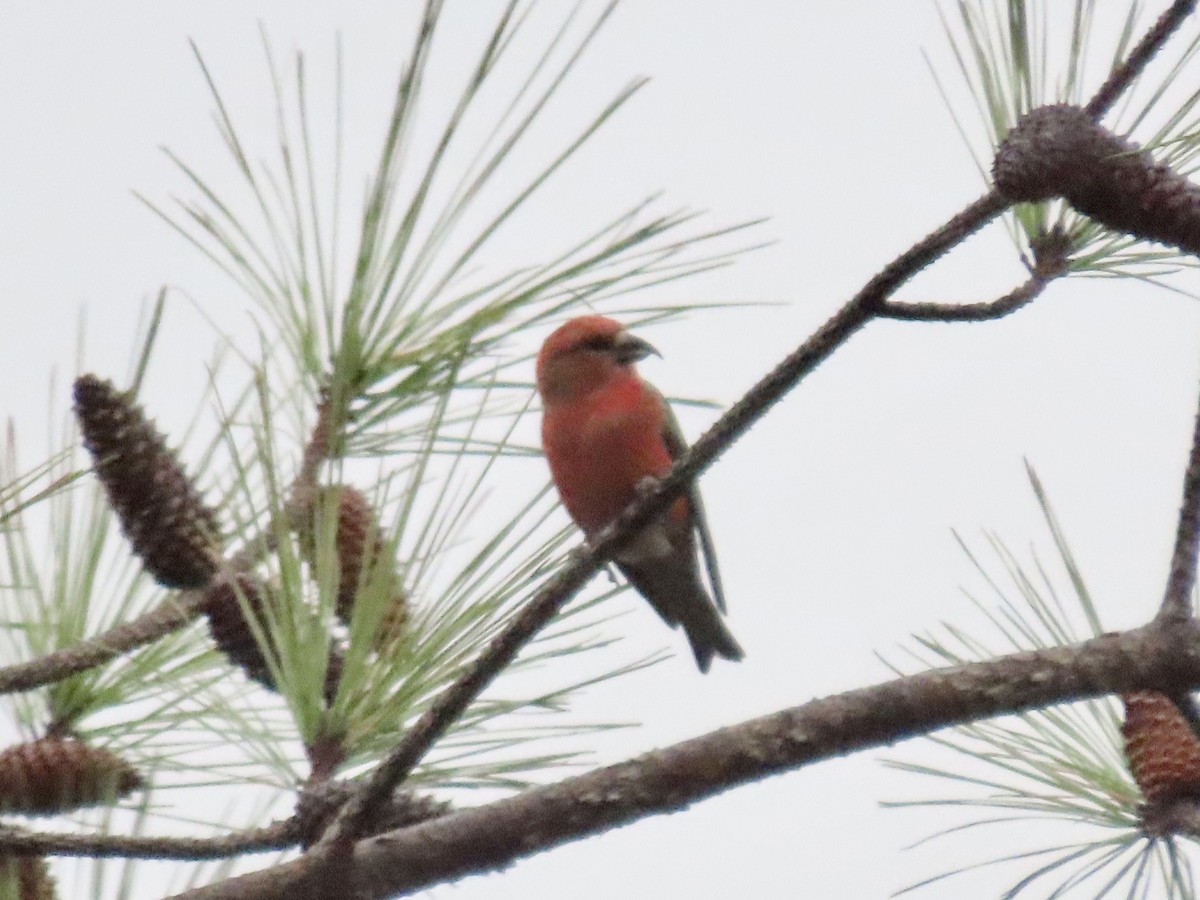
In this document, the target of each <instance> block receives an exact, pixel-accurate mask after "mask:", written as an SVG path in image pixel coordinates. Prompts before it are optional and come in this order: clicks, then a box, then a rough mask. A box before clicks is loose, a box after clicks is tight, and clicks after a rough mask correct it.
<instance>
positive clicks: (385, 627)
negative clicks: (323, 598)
mask: <svg viewBox="0 0 1200 900" xmlns="http://www.w3.org/2000/svg"><path fill="white" fill-rule="evenodd" d="M334 498H336V501H337V505H338V506H337V533H336V535H335V537H334V548H335V550H336V551H337V560H338V588H337V603H336V612H337V615H338V618H339V619H341V620H342V621H343V622H344V623H346V624H347V625H349V624H350V619H351V617H352V616H353V614H354V604H355V600H356V599H357V597H358V592H359V590H361V589H362V588H364V587H366V586H367V585H369V584H372V582H373V581H374V580H375V579H376V578H380V577H382V575H383V573H377V572H376V571H375V567H377V566H388V567H389V570H388V572H387V578H388V593H389V595H390V597H389V600H388V607H387V609H386V610H385V611H384V613H383V617H382V619H381V620H380V623H379V628H378V630H377V631H376V634H375V645H376V648H377V649H379V650H383V649H386V648H387V647H389V646H391V645H392V644H394V643H395V641H396V640H397V639H398V638H399V636H400V634H401V633H402V632H403V629H404V627H405V624H406V623H407V620H408V601H407V598H406V597H405V595H404V591H403V589H402V588H401V587H400V579H399V577H398V576H397V575H396V572H395V569H394V566H392V565H391V562H390V560H389V559H388V557H387V545H386V543H385V542H384V540H383V537H382V535H381V534H380V530H379V520H378V518H377V517H376V515H375V510H374V509H373V508H372V506H371V503H370V501H368V500H367V498H366V497H365V496H364V495H363V493H362V491H359V490H358V489H357V488H353V487H351V486H350V485H346V484H338V485H333V486H331V487H328V488H324V489H322V490H321V491H320V492H319V493H318V494H317V495H316V499H315V501H314V503H313V504H312V507H311V509H310V512H309V516H308V521H307V522H306V523H305V525H304V529H303V531H302V539H303V540H302V544H303V547H304V552H305V554H306V555H307V557H308V559H309V561H310V562H311V561H312V560H313V559H314V558H315V556H316V539H315V533H316V523H317V522H319V521H321V517H322V516H323V515H324V513H323V508H324V505H325V504H326V503H332V502H334Z"/></svg>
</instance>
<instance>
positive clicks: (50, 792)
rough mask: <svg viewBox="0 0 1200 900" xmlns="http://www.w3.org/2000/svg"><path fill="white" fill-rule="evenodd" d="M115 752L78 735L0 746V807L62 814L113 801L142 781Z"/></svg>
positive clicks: (19, 811) (40, 813)
mask: <svg viewBox="0 0 1200 900" xmlns="http://www.w3.org/2000/svg"><path fill="white" fill-rule="evenodd" d="M144 784H145V782H144V781H143V779H142V776H141V775H140V774H138V772H137V770H136V769H134V768H133V766H131V765H129V763H127V762H125V760H123V759H121V757H119V756H117V755H116V754H115V753H113V752H111V751H109V750H104V749H101V748H98V747H91V746H89V745H87V744H85V743H83V741H80V740H77V739H75V738H59V737H45V738H40V739H38V740H36V741H28V742H26V743H23V744H17V745H15V746H12V747H9V748H7V749H6V750H4V751H2V752H0V810H3V811H4V812H16V813H26V814H30V815H57V814H59V813H66V812H71V811H73V810H76V809H82V808H84V807H88V806H98V805H103V804H111V803H113V802H115V801H116V800H118V799H120V798H121V797H124V796H126V795H127V794H129V793H131V792H133V791H134V790H136V789H137V788H140V787H142V786H143V785H144Z"/></svg>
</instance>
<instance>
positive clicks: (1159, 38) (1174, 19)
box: [1085, 0, 1196, 121]
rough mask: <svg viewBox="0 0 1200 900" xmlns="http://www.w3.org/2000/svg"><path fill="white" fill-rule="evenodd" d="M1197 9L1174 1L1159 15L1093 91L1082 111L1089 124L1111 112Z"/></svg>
mask: <svg viewBox="0 0 1200 900" xmlns="http://www.w3.org/2000/svg"><path fill="white" fill-rule="evenodd" d="M1195 9H1196V0H1175V2H1174V3H1172V4H1171V6H1170V8H1169V9H1168V10H1167V11H1166V12H1164V13H1163V14H1162V15H1161V16H1159V18H1158V21H1157V22H1155V23H1154V25H1153V27H1151V29H1150V30H1149V31H1147V32H1146V34H1145V35H1144V36H1143V37H1142V39H1141V41H1140V42H1139V43H1138V45H1137V46H1136V47H1134V48H1133V51H1132V52H1131V53H1130V54H1129V58H1128V59H1126V60H1125V62H1123V63H1121V65H1119V66H1118V67H1117V68H1115V69H1114V70H1113V71H1112V72H1111V73H1110V74H1109V76H1108V79H1107V80H1106V81H1105V82H1104V84H1103V85H1101V86H1100V90H1098V91H1096V94H1095V96H1093V97H1092V99H1091V100H1090V101H1088V104H1087V106H1086V107H1085V109H1086V110H1087V114H1088V116H1089V117H1091V119H1092V121H1098V120H1099V119H1100V118H1101V117H1102V116H1103V115H1104V114H1105V113H1106V112H1108V111H1109V110H1110V109H1112V106H1113V104H1114V103H1116V102H1117V100H1118V99H1119V98H1120V96H1121V95H1122V94H1123V93H1125V91H1126V90H1128V89H1129V86H1130V85H1131V84H1133V81H1134V79H1136V78H1137V77H1138V76H1139V75H1141V74H1142V72H1143V71H1145V69H1146V66H1147V65H1149V63H1150V60H1152V59H1153V58H1154V56H1155V55H1156V54H1157V53H1158V51H1159V50H1161V49H1162V48H1163V46H1164V45H1165V44H1166V43H1167V41H1168V39H1170V37H1171V35H1173V34H1174V33H1175V32H1176V30H1178V28H1179V26H1180V25H1182V24H1183V20H1184V19H1186V18H1187V17H1188V16H1189V15H1191V14H1192V13H1193V12H1194V11H1195Z"/></svg>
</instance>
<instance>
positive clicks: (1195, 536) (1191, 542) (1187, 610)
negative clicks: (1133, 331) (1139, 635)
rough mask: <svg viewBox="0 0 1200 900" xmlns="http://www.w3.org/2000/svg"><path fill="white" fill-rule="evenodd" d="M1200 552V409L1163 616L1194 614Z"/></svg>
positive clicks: (1165, 617)
mask: <svg viewBox="0 0 1200 900" xmlns="http://www.w3.org/2000/svg"><path fill="white" fill-rule="evenodd" d="M1197 552H1200V409H1197V411H1196V423H1195V426H1194V428H1193V430H1192V450H1191V453H1190V454H1189V455H1188V464H1187V469H1185V470H1184V473H1183V501H1182V503H1181V505H1180V509H1179V522H1178V524H1177V525H1176V527H1175V549H1174V550H1173V551H1172V553H1171V568H1170V574H1169V575H1168V576H1167V587H1166V590H1165V591H1164V592H1163V601H1162V606H1161V607H1160V608H1159V610H1158V617H1159V618H1160V619H1187V618H1189V617H1190V616H1191V614H1192V589H1193V588H1194V587H1195V585H1196V555H1197Z"/></svg>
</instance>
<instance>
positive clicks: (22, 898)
mask: <svg viewBox="0 0 1200 900" xmlns="http://www.w3.org/2000/svg"><path fill="white" fill-rule="evenodd" d="M57 896H58V894H57V893H56V891H55V885H54V876H53V875H51V874H50V866H49V865H47V864H46V859H45V857H42V856H0V897H3V898H4V900H55V898H56V897H57Z"/></svg>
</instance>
